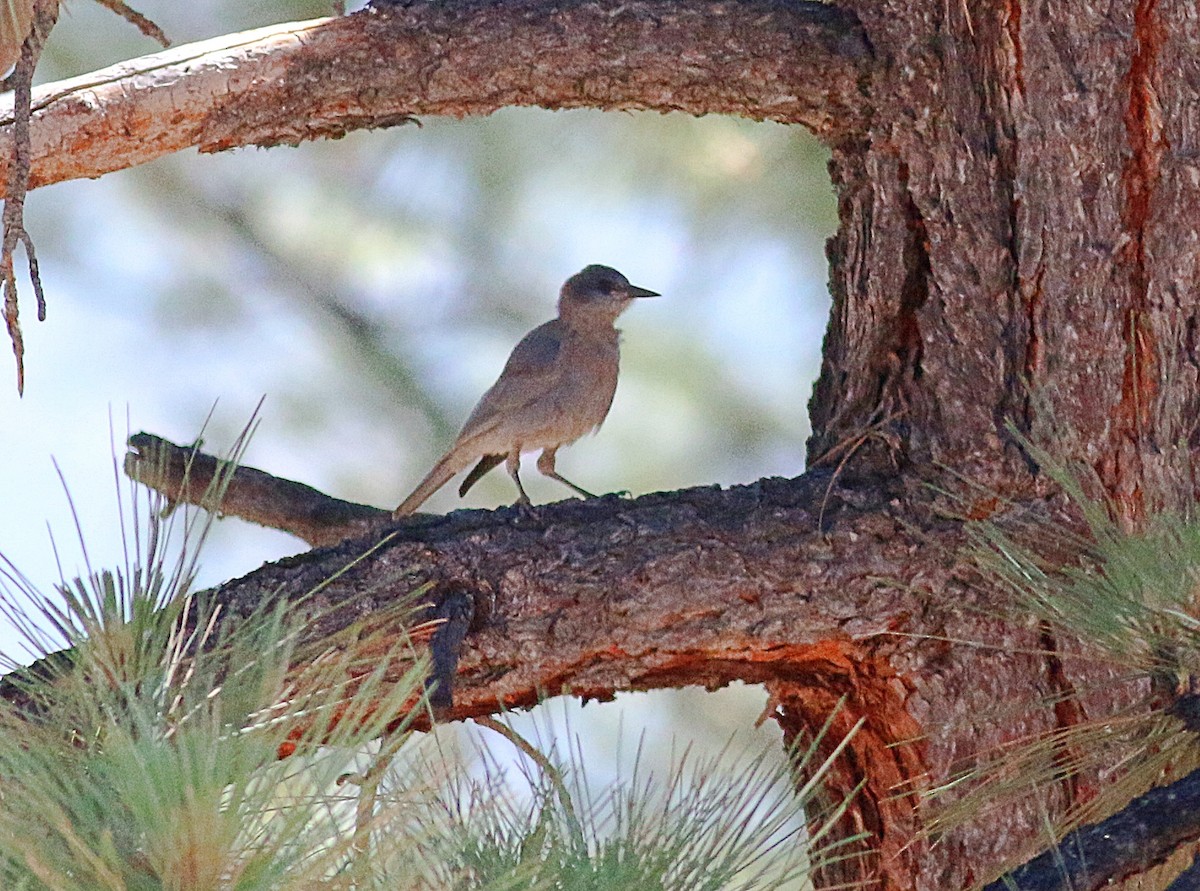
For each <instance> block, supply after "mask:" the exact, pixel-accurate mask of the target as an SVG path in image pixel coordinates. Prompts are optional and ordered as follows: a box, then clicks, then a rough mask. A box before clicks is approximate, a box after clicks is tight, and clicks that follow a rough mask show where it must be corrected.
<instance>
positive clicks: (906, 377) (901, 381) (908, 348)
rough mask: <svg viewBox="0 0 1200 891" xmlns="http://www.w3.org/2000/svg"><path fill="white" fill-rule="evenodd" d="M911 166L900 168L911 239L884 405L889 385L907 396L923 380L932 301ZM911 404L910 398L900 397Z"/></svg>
mask: <svg viewBox="0 0 1200 891" xmlns="http://www.w3.org/2000/svg"><path fill="white" fill-rule="evenodd" d="M908 180H909V170H908V165H906V164H903V163H902V164H901V165H900V183H901V185H902V186H903V187H904V192H903V196H902V199H901V200H902V201H903V210H904V219H905V222H906V224H907V230H908V238H907V241H906V243H905V245H904V269H905V278H904V287H903V288H902V289H901V291H900V310H899V312H898V313H897V315H896V340H895V344H894V346H893V356H894V358H895V368H894V370H893V374H894V377H892V379H891V380H890V381H889V380H888V379H886V378H885V379H884V380H883V381H882V382H881V387H880V389H881V402H883V401H885V400H886V399H887V390H888V389H889V384H890V385H891V388H899V391H900V392H901V393H903V392H904V391H905V390H907V389H908V386H909V384H910V383H912V382H916V381H919V380H920V379H921V356H922V352H923V350H924V344H923V342H922V340H921V323H920V313H921V309H922V307H924V306H925V302H926V301H927V300H928V299H929V281H930V277H931V275H932V267H931V265H930V259H929V232H928V231H927V229H926V227H925V218H924V217H923V216H922V215H921V210H920V208H918V207H917V202H916V200H915V199H914V198H913V194H912V192H911V191H910V190H909V188H908ZM900 398H901V399H902V400H904V401H907V394H905V395H903V396H901V397H900Z"/></svg>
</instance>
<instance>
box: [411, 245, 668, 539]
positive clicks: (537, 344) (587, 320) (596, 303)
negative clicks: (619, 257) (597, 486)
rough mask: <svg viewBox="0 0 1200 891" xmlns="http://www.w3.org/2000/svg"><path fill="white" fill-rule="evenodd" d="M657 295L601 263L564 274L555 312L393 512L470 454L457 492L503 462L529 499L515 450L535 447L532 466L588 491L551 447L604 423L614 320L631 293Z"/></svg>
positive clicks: (611, 388)
mask: <svg viewBox="0 0 1200 891" xmlns="http://www.w3.org/2000/svg"><path fill="white" fill-rule="evenodd" d="M657 296H659V295H658V293H657V292H655V291H648V290H646V289H645V288H639V287H637V286H636V285H631V284H630V283H629V279H627V278H625V276H623V275H621V273H619V272H617V270H615V269H612V268H611V267H608V266H595V265H593V266H588V267H586V268H585V269H584V270H583V271H582V272H579V273H576V274H575V275H573V276H571V277H570V278H569V279H567V281H566V284H564V285H563V286H562V290H561V291H560V292H559V297H558V318H557V319H553V320H551V321H549V322H546V323H545V324H544V325H539V326H538V327H537V328H534V329H533V330H532V331H530V332H529V333H528V334H526V335H525V337H524V338H522V340H521V342H520V343H518V344H517V346H516V348H515V349H514V350H513V351H512V355H511V356H509V357H508V362H507V363H506V364H505V366H504V370H503V371H502V372H500V379H499V380H497V381H496V383H495V384H493V385H492V388H491V389H490V390H488V391H487V392H486V393H484V394H483V398H482V399H480V400H479V404H478V405H476V406H475V410H474V411H472V412H471V416H470V417H469V418H467V423H466V424H464V425H463V428H462V432H460V433H459V434H458V438H457V439H456V440H455V441H454V445H452V446H451V447H450V450H449V451H448V452H446V454H445V455H443V456H442V458H441V460H439V461H438V462H437V464H435V465H433V470H431V471H429V474H428V475H427V476H426V477H425V479H423V480H421V484H420V485H419V486H417V488H416V489H414V490H413V493H412V494H411V495H409V496H408V497H407V498H405V499H404V503H403V504H401V505H400V506H399V507H398V508H396V510H395V511H394V512H393V516H396V517H404V516H407V515H409V514H411V513H412V512H413V511H415V510H416V509H417V508H418V507H420V506H421V505H422V504H424V502H425V500H426V499H427V498H428V497H429V496H430V495H432V494H433V493H434V492H436V491H437V490H438V489H440V488H441V487H442V486H444V485H445V484H446V482H447V481H448V480H449V479H450V478H451V477H452V476H454V475H455V474H456V473H458V472H459V471H461V470H464V469H465V468H466V467H467V466H468V465H469V464H471V462H472V461H478V462H479V463H478V464H476V465H475V467H474V469H473V470H472V471H471V472H470V473H469V474H467V477H466V479H464V480H463V483H462V485H461V486H460V487H459V489H458V494H459V495H460V496H461V495H465V494H466V492H467V490H468V489H470V488H471V486H473V485H475V483H476V481H477V480H478V479H479V478H480V477H481V476H483V475H484V474H485V473H487V472H488V471H489V470H491V469H492V468H493V467H495V466H496V465H497V464H499V463H500V462H502V461H503V462H504V466H505V468H506V469H507V470H508V475H509V476H511V477H512V479H513V482H514V483H516V484H517V491H518V492H520V498H519V499H518V501H519V503H521V504H528V503H529V496H528V495H526V494H525V488H524V486H522V485H521V477H520V476H519V473H518V471H519V470H520V466H521V453H522V452H532V451H536V450H537V449H541V450H542V454H541V456H540V457H539V458H538V462H537V468H538V470H540V471H541V472H542V473H543V474H545V475H546V476H548V477H552V478H553V479H556V480H558V481H559V482H560V483H564V484H566V485H568V486H570V487H571V488H572V489H574V490H575V491H576V492H578V493H579V494H580V495H582V496H584V497H585V498H590V497H591V493H589V492H587V491H586V490H584V489H581V488H579V486H577V485H575V484H574V483H572V482H571V481H570V480H568V479H566V478H565V477H564V476H562V474H560V473H558V471H556V470H555V469H554V453H555V452H557V451H558V449H559V447H560V446H564V445H569V444H570V443H572V442H574V441H575V440H577V439H579V438H580V437H581V436H583V435H584V434H585V433H590V432H592V431H593V430H595V429H597V428H598V427H599V426H600V425H601V424H602V423H603V422H604V418H605V416H607V415H608V410H609V408H610V407H611V406H612V400H613V393H614V392H616V389H617V366H618V361H619V359H620V339H621V336H620V332H618V331H617V329H616V328H615V327H613V323H614V322H615V321H616V320H617V316H619V315H620V314H621V313H622V312H624V311H625V308H626V307H628V306H629V304H630V302H631V301H632V300H633V299H634V298H636V297H657Z"/></svg>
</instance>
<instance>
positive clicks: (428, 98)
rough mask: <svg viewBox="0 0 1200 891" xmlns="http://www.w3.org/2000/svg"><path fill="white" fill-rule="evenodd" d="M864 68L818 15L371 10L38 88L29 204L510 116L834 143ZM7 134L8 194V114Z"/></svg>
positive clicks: (686, 4) (680, 3) (766, 3)
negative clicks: (717, 120) (271, 154)
mask: <svg viewBox="0 0 1200 891" xmlns="http://www.w3.org/2000/svg"><path fill="white" fill-rule="evenodd" d="M869 58H870V56H869V52H868V49H867V44H866V41H865V38H864V36H863V33H862V29H861V27H860V26H859V25H858V21H857V19H856V18H854V16H853V15H852V14H850V13H847V12H844V11H842V10H840V9H839V8H837V7H834V6H830V5H827V4H824V3H814V2H784V0H740V2H733V0H726V2H715V3H714V2H710V0H665V2H664V0H633V2H617V0H601V2H593V3H580V4H561V3H553V2H547V0H515V2H507V3H494V2H484V0H455V2H443V3H413V4H405V5H391V4H387V5H384V4H377V5H376V6H375V7H368V8H367V9H364V10H362V11H360V12H357V13H355V14H353V15H349V16H344V17H341V18H330V19H316V20H313V21H308V22H294V23H290V24H286V25H277V26H273V27H269V28H263V29H260V30H256V31H247V32H244V33H241V34H234V35H227V36H224V37H220V38H216V39H214V40H208V41H203V42H200V43H193V44H188V45H186V46H181V47H177V48H175V49H171V50H167V51H165V52H160V53H155V54H154V55H149V56H143V57H141V58H138V59H134V60H132V61H129V62H125V63H122V64H120V65H115V66H113V67H111V68H106V69H104V70H101V71H96V72H93V73H91V74H87V75H83V76H81V77H77V78H73V79H71V80H65V81H60V82H58V83H53V84H47V85H45V86H43V87H41V88H40V89H38V90H37V91H36V93H35V95H34V104H33V108H34V120H33V172H32V181H31V186H34V187H36V186H43V185H47V184H49V183H55V182H61V181H63V180H69V179H77V178H81V177H97V176H101V175H103V174H105V173H109V172H111V171H114V170H121V169H124V168H126V167H132V166H134V165H137V164H142V163H145V162H147V161H150V160H153V159H154V158H157V157H160V156H162V155H165V154H169V153H171V152H176V151H180V150H181V149H185V148H189V147H192V146H196V147H198V148H199V149H200V150H201V151H203V152H215V151H221V150H223V149H229V148H235V147H238V146H248V145H254V146H272V145H279V144H289V145H294V144H297V143H299V142H302V141H304V140H307V139H316V138H322V137H332V138H337V137H340V136H343V135H345V134H346V133H349V132H350V131H352V130H358V129H364V128H377V127H389V126H394V125H396V124H400V123H404V122H406V121H410V120H412V119H413V118H414V117H416V116H420V115H450V116H454V117H462V116H465V115H483V114H489V113H491V112H493V111H495V110H497V109H499V108H501V107H504V106H508V105H536V106H541V107H543V108H551V109H558V108H584V107H586V108H600V109H652V110H656V111H662V112H666V111H683V112H687V113H689V114H696V115H700V114H713V113H717V114H731V115H740V116H743V117H749V118H754V119H756V120H774V121H785V122H790V123H800V124H803V125H805V126H808V127H809V128H811V129H813V130H814V131H816V132H817V133H819V134H823V135H825V136H826V137H829V138H834V137H836V135H837V134H838V133H840V132H845V131H846V130H847V129H848V128H850V127H851V126H852V124H853V122H854V121H855V120H856V119H857V117H858V113H859V101H860V93H859V80H860V78H861V77H862V74H863V69H862V66H864V65H865V64H866V63H867V62H868V61H869ZM0 124H2V125H0V177H7V175H8V172H7V164H8V159H9V157H10V156H11V154H12V139H13V133H12V112H11V104H10V107H9V110H8V111H7V112H4V113H3V116H2V117H0Z"/></svg>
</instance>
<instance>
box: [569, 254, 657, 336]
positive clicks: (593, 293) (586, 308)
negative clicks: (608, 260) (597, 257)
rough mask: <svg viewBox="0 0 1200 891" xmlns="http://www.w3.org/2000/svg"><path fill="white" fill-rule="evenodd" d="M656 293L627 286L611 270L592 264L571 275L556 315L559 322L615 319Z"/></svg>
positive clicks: (627, 283)
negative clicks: (575, 318)
mask: <svg viewBox="0 0 1200 891" xmlns="http://www.w3.org/2000/svg"><path fill="white" fill-rule="evenodd" d="M658 296H659V294H658V292H657V291H650V290H648V289H646V288H639V287H638V286H637V285H631V284H630V283H629V279H627V278H626V277H625V276H623V275H621V273H619V272H617V270H615V269H613V268H612V267H611V266H600V265H597V264H593V265H591V266H585V267H584V268H583V269H582V270H581V271H579V272H577V273H575V274H574V275H573V276H571V277H570V278H569V279H567V281H566V283H565V284H564V285H563V286H562V291H561V292H560V293H559V297H558V314H559V316H560V317H562V318H571V317H583V316H586V317H589V318H601V319H603V318H606V319H608V320H609V321H610V322H611V321H612V320H614V319H616V317H617V316H619V315H620V314H621V313H622V312H623V311H624V310H625V308H626V307H627V306H629V304H630V302H631V301H633V300H634V299H636V298H638V297H658Z"/></svg>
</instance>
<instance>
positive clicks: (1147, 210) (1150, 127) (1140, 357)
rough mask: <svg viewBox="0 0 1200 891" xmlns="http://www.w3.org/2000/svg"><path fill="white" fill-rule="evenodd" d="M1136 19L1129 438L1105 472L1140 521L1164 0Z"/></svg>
mask: <svg viewBox="0 0 1200 891" xmlns="http://www.w3.org/2000/svg"><path fill="white" fill-rule="evenodd" d="M1133 25H1134V28H1133V56H1132V60H1131V62H1130V67H1129V75H1128V85H1129V102H1128V105H1127V107H1126V110H1125V129H1126V133H1127V135H1128V139H1129V148H1130V155H1129V157H1128V158H1127V159H1126V162H1125V166H1124V169H1123V170H1122V172H1121V178H1122V187H1123V190H1124V195H1123V198H1124V203H1123V205H1122V207H1121V221H1122V223H1123V225H1124V227H1125V236H1126V238H1127V239H1128V241H1127V242H1126V244H1125V245H1124V248H1123V250H1122V251H1121V252H1120V254H1119V262H1120V263H1121V264H1122V265H1123V266H1124V267H1125V269H1126V270H1127V274H1128V278H1129V298H1128V305H1127V308H1126V311H1125V318H1124V327H1123V331H1122V336H1123V339H1124V342H1125V365H1124V374H1123V378H1122V384H1121V404H1120V406H1119V408H1118V410H1117V417H1116V423H1117V435H1118V436H1119V437H1120V438H1121V439H1123V440H1124V442H1120V441H1118V442H1117V443H1116V444H1115V445H1116V448H1117V450H1118V452H1117V457H1116V460H1115V461H1111V462H1107V463H1108V464H1109V467H1110V468H1111V473H1104V474H1103V475H1102V477H1101V478H1102V479H1103V480H1104V481H1105V483H1106V485H1108V486H1109V488H1110V491H1111V492H1112V493H1113V496H1114V498H1115V500H1116V501H1117V503H1118V504H1119V505H1120V507H1121V509H1122V512H1123V513H1124V515H1125V517H1126V518H1127V519H1128V520H1129V521H1131V522H1134V523H1139V522H1141V520H1142V519H1144V517H1145V513H1146V505H1145V492H1144V490H1143V487H1142V485H1141V481H1140V477H1141V473H1142V466H1141V460H1140V452H1141V448H1142V446H1143V445H1144V443H1145V440H1146V438H1147V436H1148V435H1151V434H1150V427H1151V424H1152V421H1153V412H1154V405H1155V402H1156V400H1157V397H1158V381H1159V360H1158V351H1159V348H1160V347H1159V344H1158V342H1157V338H1156V336H1155V331H1154V328H1153V325H1152V324H1151V322H1150V319H1149V313H1150V312H1151V310H1152V307H1151V303H1150V278H1151V276H1150V271H1149V265H1150V261H1149V260H1148V258H1147V255H1146V235H1147V230H1148V228H1149V225H1150V217H1151V213H1152V202H1153V198H1154V192H1155V189H1156V187H1157V184H1158V180H1159V175H1160V172H1161V165H1162V160H1163V154H1164V151H1165V150H1166V148H1167V146H1166V141H1165V137H1164V135H1163V118H1162V109H1161V107H1160V105H1159V99H1158V81H1159V56H1160V54H1161V51H1162V45H1163V42H1164V34H1163V23H1162V22H1161V20H1160V18H1159V14H1158V0H1139V2H1138V3H1137V6H1136V7H1135V8H1134V13H1133Z"/></svg>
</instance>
